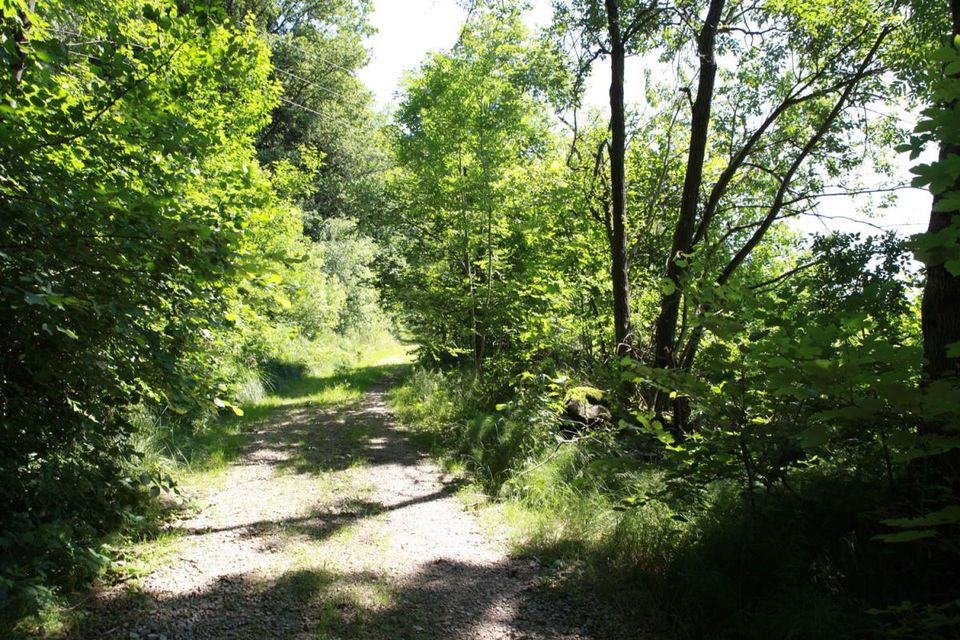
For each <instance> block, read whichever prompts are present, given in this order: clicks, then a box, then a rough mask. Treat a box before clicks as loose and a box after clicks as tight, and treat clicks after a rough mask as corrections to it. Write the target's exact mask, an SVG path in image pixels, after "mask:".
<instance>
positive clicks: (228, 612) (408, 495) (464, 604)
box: [74, 367, 640, 640]
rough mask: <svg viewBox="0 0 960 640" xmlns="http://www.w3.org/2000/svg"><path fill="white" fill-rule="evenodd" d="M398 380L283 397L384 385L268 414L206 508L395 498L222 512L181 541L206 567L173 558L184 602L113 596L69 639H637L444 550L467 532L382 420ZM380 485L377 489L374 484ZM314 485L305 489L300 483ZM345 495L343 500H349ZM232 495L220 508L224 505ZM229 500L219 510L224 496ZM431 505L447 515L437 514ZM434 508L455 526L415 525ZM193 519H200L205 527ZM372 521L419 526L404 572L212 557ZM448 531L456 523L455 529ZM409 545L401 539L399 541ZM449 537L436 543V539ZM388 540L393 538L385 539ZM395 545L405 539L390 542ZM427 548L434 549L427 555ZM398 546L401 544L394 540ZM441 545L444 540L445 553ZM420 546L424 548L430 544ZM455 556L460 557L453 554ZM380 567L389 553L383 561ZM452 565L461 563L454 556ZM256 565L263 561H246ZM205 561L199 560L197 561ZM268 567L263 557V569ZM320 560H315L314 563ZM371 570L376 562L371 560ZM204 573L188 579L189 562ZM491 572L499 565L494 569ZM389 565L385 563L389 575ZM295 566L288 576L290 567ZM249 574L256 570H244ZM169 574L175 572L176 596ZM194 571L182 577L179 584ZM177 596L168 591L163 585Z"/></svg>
mask: <svg viewBox="0 0 960 640" xmlns="http://www.w3.org/2000/svg"><path fill="white" fill-rule="evenodd" d="M396 372H397V367H371V368H367V369H363V370H359V371H357V372H352V373H349V374H343V375H337V376H330V377H327V378H315V379H309V378H308V379H305V380H302V381H299V382H296V383H290V384H288V385H286V386H284V388H283V390H282V392H283V393H285V394H289V395H287V396H285V397H287V398H293V399H296V398H301V397H304V398H308V397H309V396H311V395H315V394H317V393H320V392H321V391H323V390H324V389H330V388H333V387H334V386H336V385H342V384H353V385H358V386H361V385H368V384H369V381H370V380H371V379H374V380H376V379H381V380H383V381H382V382H380V383H379V384H376V385H375V386H374V387H373V389H372V390H371V391H369V392H368V393H367V394H366V396H365V397H364V400H363V402H360V403H357V404H355V405H351V406H347V407H334V408H317V407H310V406H309V405H307V404H297V403H294V404H292V405H290V406H283V407H281V408H279V409H276V410H275V411H274V412H273V414H272V415H270V416H268V417H267V419H266V420H264V421H263V422H260V423H257V424H256V425H254V427H253V428H254V431H252V432H251V433H250V434H248V436H249V440H248V442H247V443H246V445H245V446H244V447H243V449H242V457H241V459H240V460H238V461H237V462H236V463H234V465H233V467H232V469H233V471H232V472H231V473H233V474H234V476H233V477H234V478H247V476H249V479H248V480H244V482H248V483H249V484H248V485H246V486H244V485H243V482H240V481H238V482H236V483H235V484H232V485H229V486H228V487H227V488H226V489H224V490H223V491H221V492H219V493H217V494H215V498H217V499H219V500H221V502H226V501H228V500H233V501H234V502H235V503H239V504H242V503H243V501H244V500H250V501H253V502H255V501H257V500H261V501H264V502H266V500H267V497H268V496H267V494H269V493H270V492H273V491H279V489H277V484H276V483H277V482H279V481H280V480H282V479H284V478H286V479H287V480H288V481H290V482H294V483H298V482H300V481H301V479H302V481H303V482H304V484H303V485H300V484H294V485H293V488H294V490H295V491H298V492H299V491H300V487H301V486H302V487H304V488H309V487H310V486H311V485H310V483H309V482H308V480H310V478H314V477H317V476H323V477H326V476H325V475H324V474H336V473H337V472H340V471H346V470H351V469H355V470H356V471H357V474H359V475H361V476H362V477H367V476H369V477H371V478H380V479H390V480H389V481H390V482H393V483H395V484H394V486H387V487H379V488H378V489H379V491H378V492H377V493H376V494H375V496H374V498H375V499H371V498H370V497H369V496H366V495H337V496H334V497H335V499H334V500H332V501H328V502H323V501H319V502H317V503H316V504H315V506H313V507H312V508H310V509H308V510H306V513H304V512H303V511H300V512H296V511H295V510H288V511H285V512H284V511H277V512H274V511H270V510H269V509H264V508H258V507H260V505H257V504H252V505H251V508H250V509H248V510H241V511H239V512H238V513H234V512H229V513H228V514H227V516H226V517H225V518H224V519H223V521H218V520H217V519H216V518H208V519H204V518H203V517H200V518H195V519H194V520H192V521H190V522H186V523H184V524H183V525H182V526H180V527H179V529H180V531H181V532H182V533H184V534H185V535H186V537H187V538H186V539H187V540H188V541H190V542H191V544H195V547H196V548H201V549H203V554H207V555H206V556H203V555H201V556H199V557H198V556H197V555H194V556H190V555H184V556H182V557H180V558H178V559H177V560H176V562H177V563H180V564H182V565H191V566H188V567H186V568H185V569H184V571H185V573H186V574H187V575H188V577H190V576H192V577H191V579H193V578H197V579H196V580H193V582H190V581H189V580H187V581H188V582H189V583H190V585H191V586H189V587H188V588H173V587H170V588H160V589H153V588H151V590H150V592H149V593H147V592H144V591H140V590H137V589H127V590H122V589H114V590H113V591H112V592H111V593H108V594H105V596H104V597H103V598H102V599H101V601H100V603H99V605H98V607H97V614H98V615H97V617H96V619H95V620H94V621H93V622H92V623H91V625H89V627H90V628H88V629H86V630H78V631H77V632H76V633H75V634H74V637H79V638H124V639H132V640H138V639H139V640H162V639H163V638H165V639H166V640H175V639H176V640H195V639H196V640H199V639H221V638H222V639H236V640H240V639H247V638H249V639H256V640H266V639H272V638H291V639H297V640H300V639H303V640H306V639H307V638H310V639H320V638H361V639H362V638H369V639H383V640H387V639H407V638H409V639H415V638H423V639H441V638H463V639H466V638H471V639H474V638H475V639H478V640H489V639H493V638H529V639H538V640H541V639H542V640H546V639H567V640H575V639H577V640H579V639H585V638H596V639H609V640H619V639H621V638H639V637H640V634H638V633H636V632H625V631H624V629H629V627H628V626H625V625H624V624H623V622H622V620H621V619H620V617H619V616H617V615H615V614H614V613H613V612H612V611H611V610H610V609H611V607H610V606H609V605H607V604H604V603H602V602H599V601H598V598H597V597H596V596H595V595H593V594H590V593H587V592H586V591H585V590H584V589H582V588H580V587H578V586H577V585H568V587H566V588H562V589H561V588H555V587H554V586H553V584H552V583H551V581H550V580H549V579H548V577H546V576H544V575H543V572H542V571H541V568H540V566H539V565H538V564H537V562H536V561H534V560H530V559H516V558H507V557H504V556H500V555H497V554H493V553H492V552H489V551H488V552H486V555H484V554H483V553H477V554H476V558H474V557H472V556H471V555H470V554H466V555H464V554H463V553H462V550H463V548H464V545H467V546H468V547H469V545H470V544H473V542H471V540H467V541H466V542H463V538H462V537H461V539H459V540H457V541H456V542H451V540H450V535H451V534H450V533H449V532H450V531H459V530H464V531H465V530H466V529H467V528H469V527H468V526H467V525H465V524H463V522H462V520H463V519H467V520H469V518H470V516H468V515H466V514H464V513H463V512H462V510H461V509H460V507H458V506H456V503H455V502H452V501H451V496H452V494H453V493H455V492H456V490H457V489H458V487H459V484H458V482H457V481H456V480H451V479H448V478H446V477H445V476H443V475H442V474H441V473H439V471H437V470H436V469H435V468H433V467H430V466H429V465H426V464H425V461H424V458H425V457H426V456H425V455H424V454H423V453H421V452H420V451H419V450H418V449H417V448H416V446H414V444H413V443H411V442H410V441H408V440H407V438H406V437H405V436H404V435H403V434H401V433H399V432H398V431H396V430H395V429H393V427H392V423H391V420H390V417H389V415H388V413H387V412H386V409H385V394H386V389H387V384H388V383H389V381H390V376H391V375H392V374H395V373H396ZM378 474H379V475H378ZM311 482H312V481H311ZM347 491H349V489H347ZM227 494H229V495H227ZM225 495H227V497H226V498H224V496H225ZM442 501H446V502H447V503H450V505H449V506H445V504H444V503H443V502H442ZM435 506H436V507H440V506H442V507H443V509H442V510H441V511H442V514H443V515H446V516H449V517H450V518H451V519H455V520H457V522H459V523H460V525H462V526H460V525H458V526H459V527H460V528H459V529H458V528H457V527H453V528H450V527H448V528H447V529H446V530H444V523H443V522H438V523H436V524H434V523H432V522H427V523H423V522H422V520H421V518H422V517H423V515H422V514H427V516H428V517H429V514H431V513H437V512H431V511H430V509H432V508H434V507H435ZM202 515H203V514H201V516H202ZM381 516H383V518H382V519H386V520H387V521H389V520H390V518H399V519H403V518H406V519H407V522H408V523H409V521H410V520H411V519H412V520H413V521H415V522H417V523H420V524H423V525H424V526H425V529H424V531H426V532H427V533H426V534H425V535H421V536H420V539H419V540H416V541H415V543H419V544H420V545H421V546H419V547H417V546H416V544H413V543H411V544H409V545H408V553H409V552H410V551H409V547H416V550H417V551H415V552H413V553H415V554H416V553H417V552H419V551H420V550H421V549H423V550H424V551H425V555H424V556H423V557H419V556H418V557H419V560H420V561H419V562H417V563H415V565H414V568H413V569H412V570H409V571H407V570H402V569H396V568H394V569H389V568H383V569H381V568H379V565H377V564H374V565H373V566H374V567H375V568H374V569H369V570H359V569H357V570H355V569H344V568H343V567H350V566H353V565H351V564H350V563H347V564H345V565H343V566H342V567H340V568H337V566H336V564H335V563H334V564H331V565H329V566H330V567H333V568H328V565H326V564H320V565H319V566H322V567H323V569H318V568H316V565H315V566H311V568H309V569H303V568H294V569H289V570H286V571H285V572H273V573H271V572H270V571H266V570H261V569H262V567H260V565H257V564H256V562H254V563H252V564H250V565H243V566H245V567H247V568H245V569H243V570H241V571H238V572H235V573H229V571H231V569H227V571H228V572H227V573H220V572H218V571H214V570H213V569H220V568H222V566H223V565H222V563H218V560H217V558H216V556H217V555H218V554H224V555H229V554H230V553H231V552H232V551H235V550H237V549H239V550H241V551H242V550H243V549H245V548H247V547H249V548H250V549H253V551H252V554H253V556H254V560H256V561H257V562H259V559H260V558H261V557H263V556H265V555H267V556H268V554H282V553H285V552H286V551H287V550H288V549H287V547H286V546H285V545H286V544H287V543H286V542H284V541H289V540H293V539H296V540H299V541H304V540H305V541H307V542H309V543H311V544H316V546H315V547H311V548H312V549H316V551H312V553H317V554H319V553H321V550H322V549H323V547H322V546H321V545H320V544H319V543H322V542H325V541H329V540H330V539H331V538H332V537H333V536H334V535H335V534H336V533H337V532H339V531H341V530H344V529H345V528H347V527H351V526H353V525H360V524H361V523H364V522H368V521H369V520H370V519H374V518H378V517H381ZM455 524H456V523H455ZM406 531H407V534H408V535H409V529H408V530H406ZM445 532H446V533H445ZM393 533H396V532H393ZM401 533H402V532H401ZM433 534H435V535H436V540H437V542H436V544H437V545H438V546H437V547H436V548H437V549H440V551H437V552H435V553H434V554H433V555H430V552H432V551H434V549H433V548H432V547H431V545H433V544H434V535H433ZM397 535H400V533H397ZM444 535H447V538H446V539H444V537H443V536H444ZM427 538H428V539H427ZM350 544H352V545H354V546H348V547H345V548H344V549H343V551H344V552H345V553H347V554H350V553H356V554H363V553H367V554H371V553H372V552H371V551H370V550H368V549H363V548H362V547H361V545H363V544H365V542H364V541H363V540H356V541H354V542H352V543H350ZM458 545H459V546H458ZM383 553H386V552H383ZM458 553H460V554H461V555H459V556H457V554H458ZM257 554H260V555H257ZM210 555H212V556H214V557H213V558H209V557H208V556H210ZM268 557H269V556H268ZM318 557H319V556H318ZM371 557H373V558H374V559H376V558H380V557H383V558H384V559H389V558H387V557H386V556H376V555H375V554H373V555H372V556H371ZM203 558H207V559H208V562H209V564H208V566H206V567H203V568H198V567H197V565H198V564H202V562H198V560H203ZM498 558H499V559H498ZM388 564H389V563H388ZM293 566H295V565H293ZM250 567H253V568H250ZM178 571H179V569H176V568H175V569H172V570H171V574H173V575H172V578H171V581H172V582H176V578H177V577H178V576H177V575H176V573H177V572H178ZM191 571H192V574H191V573H190V572H191ZM174 586H176V585H174Z"/></svg>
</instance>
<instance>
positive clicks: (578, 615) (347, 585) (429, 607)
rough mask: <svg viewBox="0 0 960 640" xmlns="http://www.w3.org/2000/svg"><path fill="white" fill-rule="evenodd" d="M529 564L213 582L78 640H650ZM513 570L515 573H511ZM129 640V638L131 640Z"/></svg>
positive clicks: (136, 608)
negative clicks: (399, 580)
mask: <svg viewBox="0 0 960 640" xmlns="http://www.w3.org/2000/svg"><path fill="white" fill-rule="evenodd" d="M528 565H529V563H526V562H524V563H522V565H518V563H517V562H516V561H512V560H511V561H507V562H505V563H503V564H498V565H492V566H477V565H471V564H464V563H457V562H450V561H436V562H433V563H430V564H428V565H426V566H424V567H423V568H422V570H421V571H420V572H419V573H417V574H416V575H415V576H413V578H411V579H410V580H409V581H408V582H407V583H406V584H405V585H404V586H403V587H401V588H399V589H396V590H390V589H388V587H387V586H386V584H387V583H386V581H385V579H384V576H382V575H379V574H377V573H372V572H358V573H333V572H328V571H321V570H298V571H293V572H290V573H287V574H285V575H283V576H282V577H280V578H279V579H277V580H275V581H273V582H270V583H268V584H263V583H261V582H258V581H257V580H255V579H253V578H252V577H251V576H244V575H235V576H227V577H223V578H221V579H220V580H219V581H217V582H216V583H214V584H211V585H210V586H209V587H207V588H206V589H204V590H202V591H199V592H195V593H190V594H187V595H181V596H178V597H173V598H169V599H166V600H152V599H150V598H148V597H145V596H144V595H142V594H136V593H131V594H126V595H123V596H120V597H117V598H115V599H114V600H112V601H110V602H109V603H106V604H105V608H104V611H103V612H102V613H103V614H104V615H103V616H102V619H118V618H125V619H126V620H130V621H132V622H129V623H127V624H125V625H122V626H116V627H113V628H89V629H87V630H86V631H81V632H78V633H77V634H76V635H74V636H73V637H76V638H117V639H120V638H123V639H127V638H131V637H135V636H137V637H141V638H144V639H146V638H159V637H161V635H162V636H163V637H166V638H168V639H169V640H173V639H175V638H176V639H182V638H232V639H237V640H244V639H251V640H254V639H255V640H262V639H264V638H296V639H300V638H304V639H305V638H358V639H371V640H372V639H377V640H381V639H382V640H395V639H396V640H399V639H411V640H413V639H424V640H425V639H442V638H477V639H481V638H482V639H483V640H487V639H489V638H529V639H543V640H546V639H570V640H573V639H587V638H590V639H605V640H626V639H640V638H649V637H650V636H645V635H643V634H642V633H641V632H640V631H638V630H636V629H635V628H631V627H630V626H629V625H628V624H626V623H625V622H624V619H623V617H622V615H621V614H620V613H618V612H615V611H613V610H612V609H611V607H609V606H608V605H607V604H606V603H603V602H600V601H598V600H597V599H595V598H593V597H591V595H590V594H587V593H583V592H577V591H573V590H565V589H551V588H550V587H548V586H546V585H545V584H544V583H543V582H542V581H540V580H539V579H538V578H537V576H536V573H535V571H534V570H532V569H529V568H522V567H527V566H528ZM518 567H519V568H518ZM131 634H134V635H131Z"/></svg>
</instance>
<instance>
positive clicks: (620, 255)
mask: <svg viewBox="0 0 960 640" xmlns="http://www.w3.org/2000/svg"><path fill="white" fill-rule="evenodd" d="M605 1H606V8H607V29H608V31H609V37H610V66H611V79H610V130H611V133H610V183H611V189H612V194H611V204H612V211H611V217H612V233H611V235H610V252H611V257H612V261H611V264H612V267H611V276H612V279H613V328H614V336H615V338H616V341H617V353H618V354H624V353H628V352H629V351H630V344H631V339H632V336H631V331H632V329H631V326H630V324H631V322H630V282H629V278H628V271H629V264H628V260H627V231H626V222H627V221H626V218H627V185H626V182H627V181H626V149H627V125H626V116H625V114H624V99H623V80H624V66H625V63H626V47H625V45H624V42H623V34H622V32H621V27H620V6H619V0H605Z"/></svg>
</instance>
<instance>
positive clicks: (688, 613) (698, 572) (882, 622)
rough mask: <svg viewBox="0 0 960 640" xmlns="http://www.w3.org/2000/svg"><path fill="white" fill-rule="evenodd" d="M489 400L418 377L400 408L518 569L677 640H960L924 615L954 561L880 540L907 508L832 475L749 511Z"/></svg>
mask: <svg viewBox="0 0 960 640" xmlns="http://www.w3.org/2000/svg"><path fill="white" fill-rule="evenodd" d="M490 395H492V394H491V392H490V390H489V389H486V388H484V383H483V382H482V381H481V380H480V379H479V378H478V377H476V376H474V375H473V374H472V373H470V372H461V371H456V372H448V373H441V372H435V371H429V370H426V369H419V368H418V369H415V370H414V371H413V372H412V373H411V374H410V375H409V376H408V378H407V379H406V380H405V382H404V383H403V384H402V385H401V386H399V387H397V388H396V389H395V390H394V391H393V392H392V395H391V402H392V408H393V410H394V411H395V413H396V414H397V416H398V419H399V420H400V421H401V423H402V424H403V425H404V426H405V427H406V428H407V429H408V430H410V431H411V432H412V433H413V434H414V436H415V437H417V438H419V439H420V440H421V441H423V442H425V443H428V444H429V445H430V446H431V447H432V448H433V450H434V452H435V453H436V454H437V455H438V456H440V457H441V458H445V459H447V460H448V461H449V460H457V461H460V462H461V463H462V464H463V465H465V466H466V467H467V469H468V470H469V472H470V474H471V476H472V478H473V479H474V481H475V482H476V484H477V485H479V486H481V487H482V488H483V489H484V490H485V491H486V492H487V494H488V495H490V496H491V498H492V500H491V501H490V503H489V505H488V507H487V509H486V513H487V515H488V517H489V518H490V520H491V521H492V522H499V523H503V522H506V524H507V527H508V529H509V531H510V534H511V535H512V538H513V544H514V546H515V549H516V551H517V552H518V553H521V554H525V555H530V556H534V557H537V558H538V559H539V560H540V561H541V563H542V564H543V565H544V566H546V567H550V568H552V570H553V571H555V572H556V574H557V576H559V577H560V578H562V579H563V581H564V582H566V583H567V585H568V586H570V587H571V588H577V589H589V590H595V591H600V592H602V593H604V594H605V595H606V596H607V597H609V598H610V599H612V600H613V601H616V602H618V603H619V604H620V605H621V606H622V607H623V609H624V610H625V611H627V612H629V613H630V615H631V616H632V617H633V618H634V623H635V624H637V625H640V626H642V627H645V628H650V627H655V628H658V629H659V630H660V631H662V632H663V633H664V634H666V636H667V637H671V638H676V639H678V640H684V639H691V640H693V639H697V638H711V639H714V638H715V639H727V638H729V639H756V640H768V639H771V638H809V639H811V640H812V639H822V638H858V639H859V638H880V637H897V638H918V639H919V638H933V637H941V638H942V637H948V638H949V637H957V636H956V635H953V636H951V635H950V634H951V633H955V632H954V631H951V629H956V628H957V627H956V625H955V624H953V623H951V622H950V621H951V619H953V618H951V617H950V616H952V615H954V614H955V611H953V612H951V611H952V610H949V609H947V610H945V611H942V612H941V611H939V610H938V611H937V612H934V613H933V614H931V613H930V612H929V611H927V610H925V609H923V607H922V605H918V604H915V603H916V602H923V601H925V600H936V599H937V598H938V597H940V598H942V597H945V596H944V594H947V595H949V593H951V587H950V586H949V582H950V576H951V575H956V570H957V569H958V567H957V566H956V564H957V563H956V556H955V554H951V553H949V552H948V551H946V552H940V553H934V554H933V555H935V556H936V558H935V559H934V558H933V556H931V552H930V550H929V549H923V548H917V547H915V546H911V545H889V544H883V543H880V542H877V541H875V540H872V539H871V538H873V536H874V535H876V534H877V532H878V524H877V519H878V514H882V513H884V505H886V504H889V502H890V501H901V502H903V501H909V500H910V499H911V496H910V495H908V494H906V493H903V494H901V495H891V494H890V492H889V491H888V490H887V489H885V488H884V487H883V485H882V484H881V483H878V482H876V481H875V480H873V479H871V478H869V477H865V476H862V475H861V476H859V477H858V476H857V475H856V474H851V473H847V472H845V471H844V470H841V469H838V468H822V469H811V470H807V471H804V472H801V473H797V474H795V476H794V477H793V481H792V482H791V484H790V487H789V489H787V488H783V487H780V486H774V487H771V488H769V489H768V490H767V491H765V492H762V493H760V494H759V495H758V496H755V507H756V508H755V509H750V508H749V504H748V501H747V499H746V496H745V495H744V491H743V486H742V484H741V483H740V482H737V481H735V480H734V479H732V478H727V479H717V480H715V481H708V482H704V483H702V484H699V485H697V486H693V485H692V484H691V485H690V486H685V487H683V488H682V489H683V490H681V491H678V490H677V487H676V486H674V485H675V484H676V479H675V478H673V479H671V474H670V473H669V472H668V470H667V469H668V466H667V465H665V464H664V463H663V461H662V460H659V461H657V460H653V459H650V458H649V457H645V456H644V455H642V453H641V452H640V451H638V450H637V449H636V448H632V447H631V445H630V442H629V439H628V440H626V441H625V440H624V439H623V438H622V437H619V436H618V437H614V436H611V435H608V434H606V435H605V434H604V433H603V430H597V431H596V432H592V433H591V432H589V430H588V431H585V432H582V433H580V434H576V435H571V434H570V433H568V432H567V433H565V432H564V430H563V427H562V425H561V423H560V422H559V421H558V412H557V411H556V409H557V406H556V405H555V404H554V405H551V404H550V402H549V400H548V399H546V398H545V397H540V398H527V399H525V401H524V403H523V406H518V405H517V403H514V404H513V405H511V406H509V407H508V406H505V405H504V404H500V405H499V409H500V410H499V411H498V410H496V409H494V408H493V405H494V403H493V402H492V401H491V400H490ZM551 410H553V412H552V413H551ZM931 562H933V565H931ZM937 563H943V564H941V565H940V566H937ZM930 566H937V570H936V571H933V572H929V571H928V570H927V568H928V567H930ZM892 609H905V610H906V611H907V613H908V614H910V612H911V611H914V613H913V614H912V615H903V614H904V612H903V611H899V612H897V615H896V616H891V615H890V612H891V610H892Z"/></svg>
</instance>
